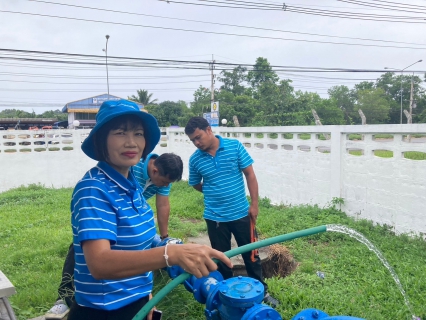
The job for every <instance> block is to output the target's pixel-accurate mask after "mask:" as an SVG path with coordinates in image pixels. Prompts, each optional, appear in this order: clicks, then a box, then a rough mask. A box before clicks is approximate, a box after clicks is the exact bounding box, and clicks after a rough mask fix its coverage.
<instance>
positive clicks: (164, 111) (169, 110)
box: [146, 101, 189, 127]
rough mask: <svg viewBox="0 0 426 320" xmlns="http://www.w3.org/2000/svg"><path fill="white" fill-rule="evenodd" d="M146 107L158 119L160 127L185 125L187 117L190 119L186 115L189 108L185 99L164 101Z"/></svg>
mask: <svg viewBox="0 0 426 320" xmlns="http://www.w3.org/2000/svg"><path fill="white" fill-rule="evenodd" d="M146 109H147V110H148V112H149V113H150V114H152V115H153V116H154V117H155V118H156V119H157V121H158V125H159V126H160V127H170V126H173V125H175V126H177V125H178V126H184V125H186V122H185V119H186V118H188V119H189V117H185V116H186V115H187V114H188V112H189V110H188V107H187V106H186V103H185V102H184V101H178V102H174V101H163V102H161V103H160V104H158V105H155V104H151V105H149V106H147V108H146ZM188 119H186V121H187V120H188Z"/></svg>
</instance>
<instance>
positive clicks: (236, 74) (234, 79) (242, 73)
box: [218, 66, 247, 96]
mask: <svg viewBox="0 0 426 320" xmlns="http://www.w3.org/2000/svg"><path fill="white" fill-rule="evenodd" d="M220 74H221V75H222V76H221V77H218V80H219V81H221V82H223V85H222V86H221V87H220V89H221V90H226V91H229V92H232V93H233V94H234V95H236V96H239V95H242V94H244V91H245V90H246V88H245V87H244V86H243V83H244V82H245V81H246V79H247V68H245V67H241V66H238V67H236V68H234V69H233V70H232V71H231V72H229V71H225V70H224V71H222V72H221V73H220Z"/></svg>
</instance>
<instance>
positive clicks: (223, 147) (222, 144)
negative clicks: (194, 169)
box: [198, 135, 225, 156]
mask: <svg viewBox="0 0 426 320" xmlns="http://www.w3.org/2000/svg"><path fill="white" fill-rule="evenodd" d="M215 137H216V138H218V139H219V148H217V150H223V149H225V145H224V143H223V138H222V137H221V136H218V135H215ZM198 151H200V152H201V154H202V155H203V156H206V155H210V153H208V152H205V151H203V150H200V149H198Z"/></svg>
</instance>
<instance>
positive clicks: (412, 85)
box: [410, 72, 414, 119]
mask: <svg viewBox="0 0 426 320" xmlns="http://www.w3.org/2000/svg"><path fill="white" fill-rule="evenodd" d="M413 78H414V72H413V75H412V76H411V90H410V119H412V117H413V104H414V97H413V95H414V92H413V91H414V81H413Z"/></svg>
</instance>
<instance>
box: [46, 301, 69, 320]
mask: <svg viewBox="0 0 426 320" xmlns="http://www.w3.org/2000/svg"><path fill="white" fill-rule="evenodd" d="M69 311H70V308H68V306H67V305H66V304H65V302H64V301H63V300H58V301H56V302H55V305H54V306H53V307H52V308H51V309H50V310H49V311H47V313H46V315H45V316H44V318H45V319H46V320H50V319H52V320H53V319H63V318H64V317H65V316H66V315H67V314H68V312H69Z"/></svg>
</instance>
